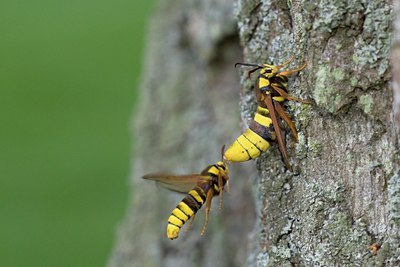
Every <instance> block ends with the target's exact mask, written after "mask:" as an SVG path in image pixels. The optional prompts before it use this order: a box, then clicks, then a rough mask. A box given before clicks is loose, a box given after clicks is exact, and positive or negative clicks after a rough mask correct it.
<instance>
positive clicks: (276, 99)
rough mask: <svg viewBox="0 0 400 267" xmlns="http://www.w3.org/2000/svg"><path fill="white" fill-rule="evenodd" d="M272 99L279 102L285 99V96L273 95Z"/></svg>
mask: <svg viewBox="0 0 400 267" xmlns="http://www.w3.org/2000/svg"><path fill="white" fill-rule="evenodd" d="M272 99H273V100H275V101H278V102H283V101H285V98H283V97H282V96H274V97H272Z"/></svg>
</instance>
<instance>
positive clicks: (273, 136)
mask: <svg viewBox="0 0 400 267" xmlns="http://www.w3.org/2000/svg"><path fill="white" fill-rule="evenodd" d="M293 59H294V56H292V57H291V58H290V59H289V60H287V61H285V62H284V63H282V64H280V65H277V66H275V65H269V64H263V65H257V64H251V63H236V64H235V67H237V66H250V67H253V69H251V70H250V71H249V72H248V77H249V78H250V77H251V74H252V73H253V72H255V71H258V70H260V71H259V74H258V77H257V81H256V98H257V102H258V107H257V112H256V114H255V116H254V118H253V120H252V122H251V123H250V126H249V128H248V129H247V130H246V131H245V132H244V133H243V134H242V135H240V136H239V137H238V138H237V139H236V140H235V141H234V142H233V143H232V145H231V146H230V147H229V148H228V150H227V151H226V152H225V155H224V156H225V158H226V159H227V160H228V161H232V162H242V161H247V160H250V159H255V158H257V157H258V156H260V154H261V153H262V152H265V151H266V150H267V149H268V148H269V147H270V142H271V141H277V142H278V146H279V150H280V152H281V155H282V159H283V162H284V163H285V165H286V167H287V168H288V169H289V170H291V166H290V163H289V160H288V156H287V152H286V145H285V140H284V135H285V131H284V129H282V126H281V121H282V120H283V121H285V122H286V124H287V125H288V126H289V128H290V130H291V132H292V133H293V136H294V139H295V142H297V141H298V137H297V130H296V127H295V124H294V122H293V121H292V119H291V118H290V116H289V114H288V113H287V112H286V110H285V108H284V106H283V104H284V102H285V101H287V100H289V101H297V102H302V103H306V104H310V103H311V102H310V101H308V100H303V99H300V98H296V97H293V96H291V95H289V92H288V77H287V76H290V75H292V74H294V73H296V72H299V71H301V70H303V69H304V68H305V67H306V66H307V63H305V64H304V65H302V66H301V67H298V68H296V69H292V70H285V71H281V72H279V70H280V69H281V68H282V67H284V66H286V65H288V64H289V63H290V62H292V61H293Z"/></svg>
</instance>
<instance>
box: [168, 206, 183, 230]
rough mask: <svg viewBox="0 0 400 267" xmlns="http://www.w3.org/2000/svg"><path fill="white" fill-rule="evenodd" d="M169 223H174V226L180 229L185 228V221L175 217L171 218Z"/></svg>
mask: <svg viewBox="0 0 400 267" xmlns="http://www.w3.org/2000/svg"><path fill="white" fill-rule="evenodd" d="M175 209H176V208H175ZM168 222H169V223H172V224H174V225H176V226H178V227H182V226H183V221H182V220H181V219H180V218H177V217H176V216H175V215H171V216H169V218H168Z"/></svg>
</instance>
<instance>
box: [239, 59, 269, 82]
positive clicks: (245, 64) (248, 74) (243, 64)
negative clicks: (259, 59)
mask: <svg viewBox="0 0 400 267" xmlns="http://www.w3.org/2000/svg"><path fill="white" fill-rule="evenodd" d="M237 66H248V67H255V68H254V69H251V70H250V71H249V72H248V73H247V77H248V78H249V79H250V78H251V74H252V73H253V72H255V71H257V70H259V69H262V68H264V67H263V66H260V65H257V64H252V63H241V62H237V63H236V64H235V68H237Z"/></svg>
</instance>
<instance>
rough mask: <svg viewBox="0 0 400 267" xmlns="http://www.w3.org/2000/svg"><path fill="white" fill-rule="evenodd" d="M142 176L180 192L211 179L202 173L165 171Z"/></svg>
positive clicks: (185, 191)
mask: <svg viewBox="0 0 400 267" xmlns="http://www.w3.org/2000/svg"><path fill="white" fill-rule="evenodd" d="M142 178H143V179H147V180H153V181H156V182H157V183H158V184H159V185H161V186H162V187H164V188H167V189H169V190H172V191H175V192H179V193H187V192H189V191H190V190H191V189H193V188H194V187H195V186H196V185H198V184H202V183H207V182H209V181H210V180H211V177H210V176H205V175H200V174H187V175H173V174H165V173H150V174H146V175H144V176H143V177H142Z"/></svg>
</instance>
